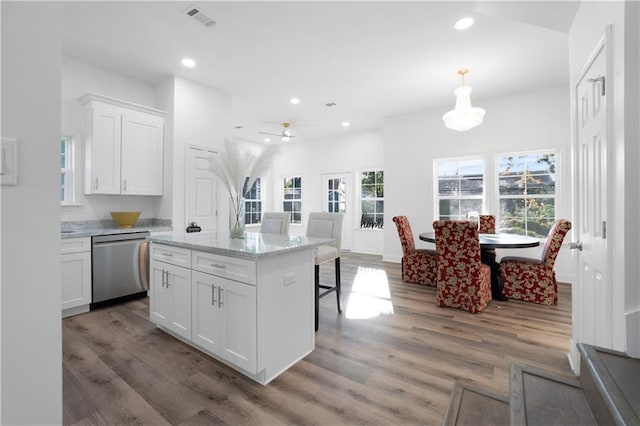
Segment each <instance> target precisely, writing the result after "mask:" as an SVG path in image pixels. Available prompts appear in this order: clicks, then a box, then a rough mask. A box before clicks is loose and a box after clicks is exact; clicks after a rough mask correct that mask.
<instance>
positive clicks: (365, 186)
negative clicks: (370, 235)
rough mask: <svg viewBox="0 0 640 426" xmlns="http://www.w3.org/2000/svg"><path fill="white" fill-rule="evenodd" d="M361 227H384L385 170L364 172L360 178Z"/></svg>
mask: <svg viewBox="0 0 640 426" xmlns="http://www.w3.org/2000/svg"><path fill="white" fill-rule="evenodd" d="M360 199H361V200H360V207H361V208H362V211H361V213H362V215H361V216H360V228H361V229H366V228H371V229H383V228H384V172H383V171H382V170H375V171H368V172H362V175H361V179H360Z"/></svg>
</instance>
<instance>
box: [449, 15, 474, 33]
mask: <svg viewBox="0 0 640 426" xmlns="http://www.w3.org/2000/svg"><path fill="white" fill-rule="evenodd" d="M473 22H474V21H473V18H471V17H468V18H462V19H459V20H458V21H457V22H456V24H455V25H454V26H453V27H454V28H455V29H456V30H459V31H461V30H466V29H467V28H469V27H470V26H472V25H473Z"/></svg>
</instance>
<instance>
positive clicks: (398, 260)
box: [382, 255, 402, 263]
mask: <svg viewBox="0 0 640 426" xmlns="http://www.w3.org/2000/svg"><path fill="white" fill-rule="evenodd" d="M382 261H383V262H391V263H402V256H384V255H383V256H382Z"/></svg>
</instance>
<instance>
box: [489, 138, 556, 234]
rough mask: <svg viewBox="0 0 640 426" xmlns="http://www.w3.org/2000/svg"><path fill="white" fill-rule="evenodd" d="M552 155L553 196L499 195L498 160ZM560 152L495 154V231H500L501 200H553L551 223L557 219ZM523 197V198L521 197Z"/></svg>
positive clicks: (545, 150) (532, 151) (553, 150)
mask: <svg viewBox="0 0 640 426" xmlns="http://www.w3.org/2000/svg"><path fill="white" fill-rule="evenodd" d="M549 154H552V155H553V156H554V168H555V170H554V182H555V185H554V193H553V194H515V195H506V196H503V195H501V194H500V169H499V167H500V159H501V158H505V157H518V156H529V155H549ZM560 163H561V152H560V150H559V149H556V148H551V149H536V150H525V151H515V152H503V153H498V154H495V156H494V172H495V176H494V179H495V180H494V184H495V196H496V211H497V212H498V213H497V214H496V228H497V229H496V231H497V232H500V229H502V209H501V206H500V203H501V201H502V200H503V199H524V200H525V202H526V200H527V199H547V198H553V218H551V222H552V223H553V222H554V221H555V220H557V218H558V201H559V200H560V199H561V194H560V192H561V185H560V184H559V183H560V182H561V181H562V180H561V176H560V174H561V173H560V170H562V169H561V167H560V166H561V164H560ZM523 195H524V197H523ZM527 223H528V220H527V217H526V216H525V234H524V235H527V236H529V231H528V226H527ZM534 238H539V239H540V240H541V241H544V240H546V235H544V236H541V237H536V236H534Z"/></svg>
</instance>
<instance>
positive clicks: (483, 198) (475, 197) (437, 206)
mask: <svg viewBox="0 0 640 426" xmlns="http://www.w3.org/2000/svg"><path fill="white" fill-rule="evenodd" d="M473 160H477V161H481V162H482V167H483V172H482V195H470V196H467V197H464V198H465V199H469V200H481V201H482V207H481V210H480V213H481V214H483V213H484V212H486V211H487V208H488V204H489V203H488V201H487V198H488V196H489V191H488V189H489V187H488V183H489V179H488V178H487V169H488V167H489V166H490V165H489V161H488V158H487V156H486V155H466V156H461V157H445V158H434V159H433V195H434V203H433V204H434V205H433V210H434V212H433V217H434V218H435V220H440V200H441V199H443V200H460V197H459V196H457V197H453V196H443V197H440V195H439V188H440V187H439V183H440V181H439V178H440V176H439V173H438V170H439V167H438V166H439V163H444V162H453V161H455V162H458V163H460V162H463V161H473Z"/></svg>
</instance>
